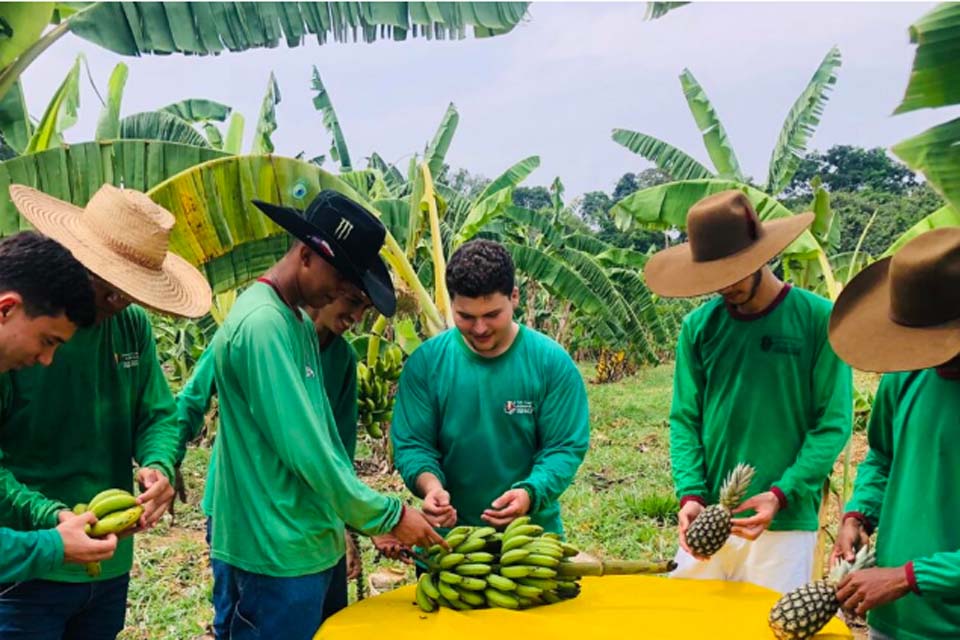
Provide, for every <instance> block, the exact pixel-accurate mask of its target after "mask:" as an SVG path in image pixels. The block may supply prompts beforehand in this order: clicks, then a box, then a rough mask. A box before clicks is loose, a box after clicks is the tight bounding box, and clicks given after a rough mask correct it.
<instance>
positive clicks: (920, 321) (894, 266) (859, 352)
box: [830, 227, 960, 372]
mask: <svg viewBox="0 0 960 640" xmlns="http://www.w3.org/2000/svg"><path fill="white" fill-rule="evenodd" d="M830 344H831V345H832V346H833V349H834V351H836V353H837V355H838V356H840V358H842V359H843V360H845V361H846V362H847V363H849V364H850V365H851V366H853V367H856V368H857V369H861V370H863V371H877V372H885V371H915V370H918V369H927V368H929V367H936V366H938V365H941V364H943V363H945V362H948V361H950V360H952V359H953V358H955V357H956V356H957V355H958V354H960V228H956V227H954V228H947V229H936V230H934V231H928V232H927V233H924V234H923V235H920V236H917V237H916V238H914V239H913V240H911V241H910V242H908V243H907V244H905V245H904V246H903V248H902V249H900V251H898V252H897V254H896V255H894V256H893V257H892V258H886V259H884V260H880V261H878V262H874V263H873V264H872V265H870V266H869V267H867V268H866V269H864V270H863V271H861V272H860V273H859V274H857V277H855V278H854V279H853V280H851V281H850V283H849V284H848V285H847V286H846V288H845V289H844V290H843V293H841V294H840V297H839V298H838V299H837V302H836V304H834V306H833V313H831V314H830Z"/></svg>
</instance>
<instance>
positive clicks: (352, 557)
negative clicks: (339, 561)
mask: <svg viewBox="0 0 960 640" xmlns="http://www.w3.org/2000/svg"><path fill="white" fill-rule="evenodd" d="M345 535H346V540H347V580H356V579H357V576H359V575H360V568H361V566H362V564H363V562H362V561H361V559H360V551H359V549H357V545H355V544H354V543H353V536H351V535H350V532H349V531H347V532H346V533H345Z"/></svg>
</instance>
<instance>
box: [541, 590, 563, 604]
mask: <svg viewBox="0 0 960 640" xmlns="http://www.w3.org/2000/svg"><path fill="white" fill-rule="evenodd" d="M540 597H541V598H542V599H543V601H544V602H546V603H547V604H557V603H558V602H563V598H561V597H560V596H558V595H557V594H555V593H554V592H553V591H544V592H543V593H542V594H540Z"/></svg>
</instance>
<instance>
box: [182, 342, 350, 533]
mask: <svg viewBox="0 0 960 640" xmlns="http://www.w3.org/2000/svg"><path fill="white" fill-rule="evenodd" d="M213 364H214V362H213V350H212V349H207V350H206V351H204V352H203V354H202V355H201V356H200V359H199V360H197V364H196V366H195V367H194V370H193V375H191V376H190V379H189V380H187V383H186V384H185V385H183V389H182V390H181V391H180V393H179V394H178V395H177V416H178V419H179V423H180V447H179V449H178V450H177V464H180V463H181V462H183V457H184V455H186V452H187V443H188V442H190V441H191V440H194V439H195V438H196V437H197V436H198V435H199V434H200V429H201V428H202V427H203V420H204V417H205V416H206V413H207V411H208V410H209V408H210V399H211V398H212V397H213V394H214V393H215V392H216V390H215V389H214V384H213V370H214V367H213ZM320 368H321V369H322V370H323V386H324V388H325V389H326V393H327V399H328V400H329V401H330V405H331V407H332V409H333V417H334V419H335V420H336V422H337V431H338V432H339V433H340V441H341V442H343V446H344V448H345V449H346V450H347V456H349V457H350V459H351V460H353V458H354V456H355V455H356V452H357V357H356V355H355V354H354V351H353V347H351V346H350V344H349V343H348V342H347V341H346V340H344V339H343V338H342V337H340V336H334V337H333V340H331V341H330V343H329V344H328V345H327V346H326V347H324V348H323V349H321V351H320ZM215 451H216V447H214V451H211V455H210V465H209V467H208V469H207V483H206V486H205V487H204V492H203V502H202V503H201V505H200V508H201V509H202V510H203V513H204V515H207V516H209V515H211V513H212V508H213V476H214V468H215V466H216V454H215Z"/></svg>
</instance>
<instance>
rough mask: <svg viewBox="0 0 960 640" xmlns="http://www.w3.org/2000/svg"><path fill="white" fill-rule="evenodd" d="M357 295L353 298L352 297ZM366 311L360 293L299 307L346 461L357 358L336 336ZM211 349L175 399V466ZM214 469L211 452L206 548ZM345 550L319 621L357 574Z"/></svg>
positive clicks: (352, 433) (355, 559) (198, 412)
mask: <svg viewBox="0 0 960 640" xmlns="http://www.w3.org/2000/svg"><path fill="white" fill-rule="evenodd" d="M358 294H359V295H358ZM369 308H370V301H369V299H368V298H367V297H366V296H365V295H363V293H362V292H351V293H349V294H347V295H345V296H342V297H338V298H336V299H335V300H334V301H333V302H331V303H330V304H328V305H326V306H324V307H319V308H314V307H305V308H304V311H305V312H306V314H307V315H308V316H310V318H311V320H312V321H313V326H314V328H315V329H316V332H317V342H318V344H319V345H320V368H321V370H322V371H323V384H324V389H325V391H326V396H327V400H328V401H329V402H330V407H331V409H332V410H333V417H334V420H335V421H336V424H337V431H338V433H339V436H340V441H341V442H342V443H343V446H344V448H345V449H346V452H347V456H348V457H349V458H350V460H353V458H354V455H355V454H356V449H357V358H356V355H355V354H354V350H353V347H352V346H350V344H349V343H348V342H347V341H346V340H344V339H343V337H342V335H341V334H343V333H344V332H345V331H347V330H349V329H350V327H351V326H353V324H354V323H356V322H360V320H361V319H362V318H363V314H364V313H365V312H366V310H367V309H369ZM212 356H213V350H211V349H208V350H206V351H205V352H204V353H203V355H201V356H200V359H199V360H198V361H197V364H196V367H195V368H194V371H193V375H191V376H190V379H189V380H188V381H187V383H186V384H185V385H184V386H183V389H182V390H181V391H180V394H179V395H178V396H177V414H178V416H179V423H180V448H179V450H178V452H177V465H178V466H179V465H180V463H181V462H182V461H183V458H184V456H185V455H186V448H187V443H188V442H190V441H191V440H194V439H196V438H197V437H198V436H199V435H200V430H201V429H202V427H203V424H204V417H205V416H206V413H207V411H208V410H209V407H210V400H211V398H212V397H213V394H214V393H216V389H215V388H214V379H213V377H214V366H213V365H214V360H213V357H212ZM215 466H216V453H215V451H214V452H211V456H210V465H209V469H208V471H207V483H206V485H205V487H204V493H203V501H202V503H201V505H200V506H201V510H202V511H203V513H204V515H206V516H207V544H208V545H209V544H210V530H211V528H212V520H211V518H210V516H211V512H212V510H211V503H212V501H213V493H214V492H213V477H214V468H215ZM345 541H346V545H347V552H346V555H345V556H344V557H343V558H341V559H340V562H338V563H337V566H336V568H335V570H334V574H333V577H332V579H331V582H330V587H329V589H328V591H327V595H326V598H325V599H324V615H323V617H324V619H326V618H328V617H330V616H332V615H333V614H334V613H336V612H337V611H339V610H341V609H343V608H344V607H346V606H347V581H348V580H351V579H353V578H355V577H356V576H357V575H358V574H359V572H360V562H361V558H360V556H359V554H358V552H357V549H356V547H355V546H354V544H353V539H352V538H351V537H350V536H345ZM373 542H374V544H375V545H376V546H377V548H378V549H379V550H380V551H381V552H382V553H384V555H387V556H388V557H398V554H397V551H398V549H397V545H396V543H395V539H394V538H393V537H392V536H389V535H385V536H374V537H373ZM211 565H212V569H213V573H214V576H218V575H220V576H221V579H220V580H216V579H215V580H214V587H215V589H214V593H213V599H214V601H215V602H216V601H218V600H220V602H221V603H222V604H221V605H219V606H215V607H214V609H215V611H216V613H217V614H218V615H217V617H216V618H215V619H214V622H213V627H214V634H215V635H216V636H217V637H218V638H225V637H228V636H229V633H230V630H229V628H228V627H227V626H226V624H225V623H226V620H225V619H224V618H225V617H226V613H227V608H228V602H227V601H226V600H223V598H225V597H226V596H225V594H223V593H221V591H220V589H221V588H222V587H224V586H225V585H226V583H227V580H226V579H224V578H223V576H222V572H223V570H224V564H223V563H222V562H220V561H219V560H212V561H211Z"/></svg>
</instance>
